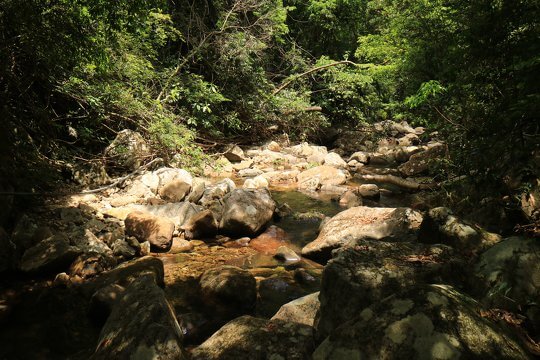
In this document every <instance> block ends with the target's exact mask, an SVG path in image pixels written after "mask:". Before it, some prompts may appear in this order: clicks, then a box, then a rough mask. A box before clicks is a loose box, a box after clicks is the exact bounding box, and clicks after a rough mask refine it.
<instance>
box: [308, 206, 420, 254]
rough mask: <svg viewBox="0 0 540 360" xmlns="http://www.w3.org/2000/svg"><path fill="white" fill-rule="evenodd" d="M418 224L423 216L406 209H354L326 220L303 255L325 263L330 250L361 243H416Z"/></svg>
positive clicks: (359, 207) (365, 207) (363, 207)
mask: <svg viewBox="0 0 540 360" xmlns="http://www.w3.org/2000/svg"><path fill="white" fill-rule="evenodd" d="M421 222H422V215H421V214H420V213H419V212H416V211H414V210H412V209H409V208H372V207H367V206H358V207H353V208H350V209H347V210H345V211H342V212H340V213H339V214H337V215H336V216H334V217H333V218H331V219H330V220H329V221H327V222H326V223H325V224H324V226H323V227H322V229H321V232H320V234H319V236H318V237H317V238H316V239H315V240H314V241H312V242H310V243H309V244H307V245H306V246H304V248H303V249H302V255H304V256H306V257H311V258H315V259H317V260H319V261H323V262H324V261H326V260H328V259H330V253H331V251H332V250H333V249H336V248H340V247H344V246H354V245H358V244H361V242H362V241H363V240H381V241H415V240H416V238H417V236H418V230H419V228H420V224H421Z"/></svg>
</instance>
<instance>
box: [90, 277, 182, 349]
mask: <svg viewBox="0 0 540 360" xmlns="http://www.w3.org/2000/svg"><path fill="white" fill-rule="evenodd" d="M127 358H129V359H163V360H165V359H171V360H173V359H187V356H186V354H185V352H184V349H183V348H182V334H181V332H180V326H179V325H178V322H177V321H176V318H175V315H174V313H173V311H172V307H171V306H170V305H169V303H168V302H167V299H166V298H165V293H164V292H163V290H162V289H160V288H159V287H158V286H157V285H156V283H155V280H154V278H153V277H152V276H149V275H146V276H142V277H140V278H138V279H136V280H135V281H133V283H131V285H130V286H129V287H127V288H126V290H125V292H124V294H123V296H122V297H121V298H120V300H118V301H117V302H116V304H115V305H114V306H113V309H112V312H111V315H110V316H109V318H108V319H107V322H106V323H105V325H104V326H103V329H102V330H101V333H100V335H99V341H98V345H97V348H96V351H95V353H94V354H93V355H92V356H91V359H127Z"/></svg>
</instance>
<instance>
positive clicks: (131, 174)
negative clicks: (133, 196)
mask: <svg viewBox="0 0 540 360" xmlns="http://www.w3.org/2000/svg"><path fill="white" fill-rule="evenodd" d="M159 161H163V159H161V158H155V159H154V160H152V161H150V162H149V163H147V164H145V165H143V166H141V167H139V168H138V169H137V170H135V171H133V172H132V173H130V174H128V175H126V176H122V177H119V178H117V179H116V180H114V181H113V182H112V183H110V184H109V185H105V186H102V187H99V188H97V189H92V190H83V191H81V192H80V193H79V194H94V193H98V192H102V191H104V190H107V189H110V188H113V187H115V186H118V185H120V184H121V183H123V182H124V181H126V180H127V179H129V178H131V177H133V176H135V175H137V174H139V173H140V172H141V171H143V170H144V169H147V168H149V167H150V166H151V165H153V164H155V163H157V162H159Z"/></svg>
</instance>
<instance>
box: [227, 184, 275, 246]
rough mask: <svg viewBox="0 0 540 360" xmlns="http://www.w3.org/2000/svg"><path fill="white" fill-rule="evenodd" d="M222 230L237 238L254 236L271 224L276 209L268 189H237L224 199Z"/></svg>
mask: <svg viewBox="0 0 540 360" xmlns="http://www.w3.org/2000/svg"><path fill="white" fill-rule="evenodd" d="M223 202H224V204H223V213H222V217H221V222H220V229H221V230H222V231H223V233H225V234H227V235H230V236H235V237H242V236H254V235H256V234H257V233H259V232H260V231H262V230H264V227H265V226H266V225H267V224H268V223H269V222H270V220H271V219H272V216H273V214H274V210H275V208H276V203H275V202H274V200H273V199H272V196H271V195H270V192H269V191H268V190H267V189H236V190H233V191H232V192H231V193H229V194H228V195H227V196H225V198H224V199H223Z"/></svg>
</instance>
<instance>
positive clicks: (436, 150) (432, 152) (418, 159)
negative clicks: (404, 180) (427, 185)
mask: <svg viewBox="0 0 540 360" xmlns="http://www.w3.org/2000/svg"><path fill="white" fill-rule="evenodd" d="M447 152H448V148H447V146H446V144H443V143H433V144H428V148H427V149H426V150H424V151H422V152H419V153H416V154H414V155H411V157H410V159H409V161H407V162H406V163H404V164H401V165H400V166H399V167H398V169H399V171H400V172H401V173H402V174H403V175H404V176H417V175H421V174H424V173H426V172H428V171H429V167H430V163H431V162H432V161H433V160H435V159H437V158H442V157H444V156H446V154H447Z"/></svg>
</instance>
